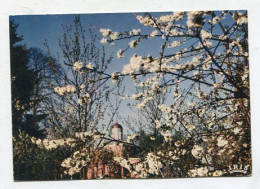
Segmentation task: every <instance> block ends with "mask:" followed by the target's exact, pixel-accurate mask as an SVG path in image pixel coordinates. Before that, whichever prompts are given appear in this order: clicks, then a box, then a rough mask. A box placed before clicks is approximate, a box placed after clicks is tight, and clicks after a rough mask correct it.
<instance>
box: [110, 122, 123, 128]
mask: <svg viewBox="0 0 260 189" xmlns="http://www.w3.org/2000/svg"><path fill="white" fill-rule="evenodd" d="M113 128H120V129H123V127H122V126H121V125H120V124H118V123H116V124H115V125H113V126H112V127H111V129H113Z"/></svg>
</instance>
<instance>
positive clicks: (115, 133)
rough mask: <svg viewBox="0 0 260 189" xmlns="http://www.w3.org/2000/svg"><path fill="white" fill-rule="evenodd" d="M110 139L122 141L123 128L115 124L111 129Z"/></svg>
mask: <svg viewBox="0 0 260 189" xmlns="http://www.w3.org/2000/svg"><path fill="white" fill-rule="evenodd" d="M111 137H112V138H114V139H116V140H123V127H122V126H121V125H120V124H118V123H116V124H115V125H113V126H112V127H111Z"/></svg>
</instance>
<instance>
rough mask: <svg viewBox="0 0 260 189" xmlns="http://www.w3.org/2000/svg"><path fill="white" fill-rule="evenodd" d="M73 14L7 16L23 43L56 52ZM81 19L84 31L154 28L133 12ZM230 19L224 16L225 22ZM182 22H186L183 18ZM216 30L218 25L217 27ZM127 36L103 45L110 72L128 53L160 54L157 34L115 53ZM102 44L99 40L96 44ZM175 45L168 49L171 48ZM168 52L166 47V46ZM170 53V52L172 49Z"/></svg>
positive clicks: (124, 113)
mask: <svg viewBox="0 0 260 189" xmlns="http://www.w3.org/2000/svg"><path fill="white" fill-rule="evenodd" d="M165 14H168V13H166V12H164V13H152V15H154V16H160V15H165ZM74 16H75V15H73V14H70V15H23V16H11V17H10V18H11V19H12V20H14V21H15V23H18V24H19V27H18V31H17V32H18V34H20V35H23V39H24V40H23V43H24V44H26V46H27V47H28V48H29V47H37V48H40V49H42V50H43V51H46V48H45V47H44V45H43V43H44V41H45V40H47V41H48V44H49V46H50V49H51V52H52V53H53V54H56V52H59V45H58V38H61V37H62V34H63V31H62V27H61V25H62V24H63V25H70V24H73V19H74ZM80 19H81V23H82V25H83V28H84V29H85V30H86V31H87V30H88V27H89V25H90V24H91V25H93V26H95V27H98V28H109V29H111V30H112V31H127V30H132V29H141V32H142V33H148V34H149V33H151V32H152V31H153V29H151V28H148V27H144V26H142V25H141V24H140V23H139V21H138V20H137V19H136V18H135V16H134V14H133V13H109V14H81V15H80ZM229 20H230V19H227V24H230V23H228V22H229ZM182 22H185V20H184V21H182ZM93 31H94V34H97V35H98V36H100V37H102V36H101V34H100V33H99V32H98V31H97V30H93ZM217 31H218V29H217ZM128 43H129V40H121V41H117V42H116V43H115V45H113V46H111V45H109V44H106V45H105V50H106V53H107V54H108V55H109V54H111V53H114V59H113V61H112V64H111V66H110V68H109V70H108V72H109V73H112V72H115V71H120V70H122V68H123V66H124V65H125V64H127V63H128V62H129V59H130V57H131V56H132V55H133V54H134V53H137V54H138V55H142V56H146V55H148V54H151V55H153V56H159V54H158V53H159V52H160V47H161V45H162V44H163V40H162V39H160V38H157V39H156V38H153V39H152V40H149V39H148V40H144V41H142V43H140V44H139V45H138V46H137V47H136V48H135V49H129V50H128V51H127V52H126V53H125V54H124V55H125V57H124V58H122V59H118V58H117V57H116V53H117V51H118V50H119V49H125V48H126V47H127V46H128ZM99 45H100V47H101V44H99ZM173 50H174V49H171V51H173ZM168 52H169V50H168ZM171 53H172V52H171ZM125 83H126V85H127V89H126V92H127V93H128V94H132V93H133V92H134V85H133V83H132V82H131V81H130V80H127V81H126V82H125ZM128 102H129V101H125V102H124V103H123V104H122V106H121V108H120V114H121V116H127V115H133V116H136V114H135V113H132V112H131V111H130V110H129V109H128V108H127V107H126V104H127V103H128Z"/></svg>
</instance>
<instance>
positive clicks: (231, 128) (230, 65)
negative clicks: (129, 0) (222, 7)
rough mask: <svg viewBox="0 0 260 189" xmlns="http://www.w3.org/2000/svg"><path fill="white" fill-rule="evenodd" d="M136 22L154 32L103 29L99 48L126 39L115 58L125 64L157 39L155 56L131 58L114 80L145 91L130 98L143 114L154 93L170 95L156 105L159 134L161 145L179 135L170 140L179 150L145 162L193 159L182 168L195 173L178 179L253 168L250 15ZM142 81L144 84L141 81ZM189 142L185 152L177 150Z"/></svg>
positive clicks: (205, 14) (177, 15)
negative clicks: (159, 114) (129, 82)
mask: <svg viewBox="0 0 260 189" xmlns="http://www.w3.org/2000/svg"><path fill="white" fill-rule="evenodd" d="M136 18H137V19H138V20H139V22H140V24H142V25H143V26H146V27H148V28H150V29H151V33H142V32H141V30H140V29H133V30H128V31H125V32H116V31H111V30H110V29H104V28H100V29H99V31H100V32H101V33H102V35H103V37H104V38H103V39H102V40H101V42H103V43H106V42H107V43H115V42H116V41H118V40H129V39H131V40H132V41H130V42H129V45H128V46H127V47H126V48H125V49H119V51H118V53H117V55H118V58H122V57H124V54H125V53H127V51H128V50H129V49H130V48H132V49H134V48H135V47H136V46H138V45H139V44H140V43H142V42H143V41H145V40H148V39H150V41H151V40H152V39H153V38H158V39H161V44H162V45H161V50H160V52H158V54H159V56H157V57H156V56H152V55H148V56H142V55H138V54H134V55H133V56H132V57H131V59H130V63H129V64H126V65H125V66H124V68H123V70H122V71H121V73H118V72H117V73H115V74H116V75H117V80H120V78H124V77H126V76H131V77H132V78H133V82H134V83H135V85H136V86H143V87H145V90H143V91H142V92H138V93H135V94H133V95H131V96H130V99H134V100H139V103H138V104H137V108H138V109H145V108H146V107H147V106H148V104H149V103H150V102H152V101H153V100H154V99H155V98H156V97H157V96H158V94H161V93H164V90H162V89H164V88H168V89H171V91H173V93H171V97H172V100H171V101H170V102H169V101H168V102H165V103H162V104H161V105H160V106H159V108H160V110H161V111H162V112H163V120H164V121H161V122H160V123H161V124H160V125H161V127H159V128H158V130H159V132H160V133H161V134H162V135H163V136H164V139H165V143H163V146H164V145H168V144H169V143H171V142H172V141H174V138H173V137H174V133H175V132H173V131H174V130H178V129H180V131H182V132H183V133H184V138H183V140H185V141H186V142H182V140H177V141H174V142H175V148H176V149H178V150H177V151H175V152H172V153H171V155H169V154H164V155H162V152H161V149H162V148H163V146H161V148H158V150H157V152H153V153H148V154H147V158H146V159H147V160H148V159H150V158H152V159H153V161H155V162H157V164H158V165H160V166H159V167H156V166H155V167H154V166H153V165H152V164H151V165H149V166H153V168H154V169H156V170H161V169H162V170H163V169H164V168H165V167H164V166H165V163H164V162H165V159H167V157H169V156H172V157H173V159H172V161H175V162H176V161H178V160H179V159H181V158H180V155H183V154H187V156H190V154H192V156H193V158H195V159H197V161H195V162H196V163H192V162H191V161H188V160H189V159H190V158H188V157H186V159H187V162H186V163H187V165H189V163H191V167H194V166H195V165H196V166H199V167H198V168H194V169H190V170H187V172H186V173H181V174H182V175H186V176H206V175H208V176H219V175H225V174H232V171H230V170H229V169H228V168H227V167H228V166H233V165H235V164H239V165H241V166H246V167H247V168H248V167H250V165H251V154H250V103H249V101H250V95H249V94H250V93H249V79H248V78H249V65H248V41H247V12H246V11H242V12H239V11H196V12H174V13H173V14H169V15H163V16H160V17H154V16H153V15H152V14H150V13H144V14H143V15H141V14H137V15H136ZM142 76H143V77H144V78H143V79H142V80H140V79H138V78H141V77H142ZM154 89H157V90H154ZM136 97H138V98H136ZM163 125H166V126H167V127H162V126H163ZM165 128H166V129H165ZM187 142H188V143H189V145H188V146H187V147H186V149H185V148H183V147H182V146H185V145H186V143H187ZM216 142H217V145H216ZM167 143H168V144H167ZM183 150H186V152H184V151H183ZM238 157H239V158H238ZM182 163H184V162H182ZM147 169H148V168H147ZM142 171H144V172H143V173H142V175H144V176H149V174H152V175H154V174H155V173H156V175H161V176H166V175H167V174H166V172H163V171H155V172H153V171H150V172H149V171H148V172H147V170H142ZM248 173H249V174H250V171H248V170H247V171H246V174H248ZM140 174H141V173H140Z"/></svg>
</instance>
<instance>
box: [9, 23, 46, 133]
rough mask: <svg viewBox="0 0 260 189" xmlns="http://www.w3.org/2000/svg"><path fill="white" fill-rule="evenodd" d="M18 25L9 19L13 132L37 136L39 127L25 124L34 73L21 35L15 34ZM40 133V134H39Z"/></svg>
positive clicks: (29, 105) (29, 107)
mask: <svg viewBox="0 0 260 189" xmlns="http://www.w3.org/2000/svg"><path fill="white" fill-rule="evenodd" d="M17 27H18V25H17V24H15V23H14V22H13V21H10V54H11V84H12V118H13V134H14V136H16V135H17V134H18V130H19V129H20V130H26V131H27V132H29V133H30V134H31V135H32V136H34V135H35V136H38V133H41V132H40V131H39V128H37V127H33V125H30V124H29V125H27V123H28V119H27V117H28V116H27V117H26V114H27V112H29V111H30V110H31V107H32V99H31V97H32V93H33V90H34V86H35V82H36V75H35V72H34V71H33V70H31V69H30V67H29V50H27V49H26V47H25V45H22V44H21V42H22V40H23V39H22V36H18V34H17V32H16V31H17ZM40 135H41V134H40Z"/></svg>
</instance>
